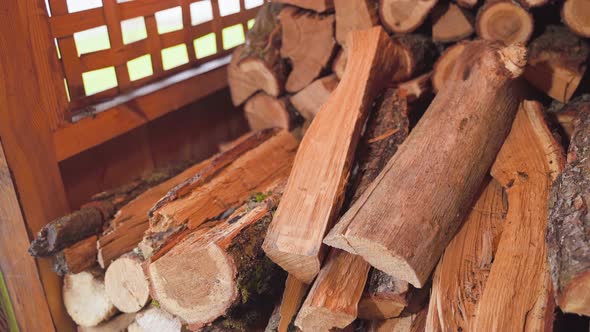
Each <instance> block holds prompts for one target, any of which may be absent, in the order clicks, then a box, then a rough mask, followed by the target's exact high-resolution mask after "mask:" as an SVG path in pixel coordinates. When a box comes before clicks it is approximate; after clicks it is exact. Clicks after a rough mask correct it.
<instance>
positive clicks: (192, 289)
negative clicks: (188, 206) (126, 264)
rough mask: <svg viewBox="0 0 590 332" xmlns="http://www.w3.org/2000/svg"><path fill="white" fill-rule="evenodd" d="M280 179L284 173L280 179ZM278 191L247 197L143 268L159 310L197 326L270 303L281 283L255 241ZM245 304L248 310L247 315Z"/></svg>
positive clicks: (260, 236)
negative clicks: (267, 194) (223, 217)
mask: <svg viewBox="0 0 590 332" xmlns="http://www.w3.org/2000/svg"><path fill="white" fill-rule="evenodd" d="M285 180H286V175H284V176H283V179H282V180H280V181H285ZM281 192H282V189H281V185H277V186H274V187H273V189H272V192H271V193H270V196H269V197H267V198H265V199H263V200H262V201H261V199H260V198H257V197H253V198H252V199H251V200H250V201H249V202H248V203H246V204H245V205H244V206H243V207H242V208H240V209H238V210H236V212H234V214H233V215H231V216H229V217H228V218H227V219H226V220H223V221H220V222H218V223H216V224H215V225H214V226H213V227H207V229H205V230H203V231H202V232H199V231H197V232H194V233H192V234H191V235H189V236H187V237H185V238H184V239H183V240H182V241H181V242H180V243H178V244H177V245H176V246H174V247H173V248H172V249H171V250H170V251H168V252H167V253H165V254H164V255H163V256H161V257H159V258H158V259H156V260H154V261H152V262H151V263H150V264H149V265H148V268H147V270H148V275H149V280H150V284H151V289H152V296H153V298H154V299H155V300H157V301H158V303H159V304H160V306H161V308H162V309H164V310H166V311H167V312H169V313H171V314H173V315H176V316H178V317H180V318H181V319H182V320H183V321H184V322H186V323H188V324H189V325H190V327H191V328H200V327H203V326H205V325H207V324H209V323H211V322H213V321H214V320H216V319H218V318H219V317H221V316H230V317H231V316H232V315H237V316H239V315H243V316H244V317H248V316H249V315H252V314H255V313H256V312H263V311H264V310H263V307H262V306H263V305H264V303H266V304H272V303H273V301H272V298H273V295H277V294H275V293H277V292H276V290H277V289H278V288H279V287H281V286H282V285H283V281H282V280H281V279H282V278H281V277H280V275H281V272H280V269H279V268H278V267H277V266H276V265H274V264H273V263H272V262H271V261H270V260H269V259H268V258H267V257H266V256H265V255H264V252H263V251H262V249H261V244H262V240H263V238H264V234H265V232H266V230H267V227H268V224H269V223H270V221H271V219H272V211H273V210H274V208H275V207H276V204H277V203H278V200H279V199H280V196H281ZM204 226H205V225H204ZM279 285H280V286H279ZM247 305H250V306H253V307H254V308H255V310H254V312H250V313H249V314H248V313H247V312H246V311H245V309H244V308H243V307H244V306H247ZM239 307H242V308H241V309H240V308H239ZM269 309H271V310H272V307H271V308H269ZM242 318H243V317H242ZM250 318H252V317H250ZM232 319H234V320H236V319H237V318H232Z"/></svg>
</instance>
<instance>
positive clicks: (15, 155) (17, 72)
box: [0, 0, 74, 331]
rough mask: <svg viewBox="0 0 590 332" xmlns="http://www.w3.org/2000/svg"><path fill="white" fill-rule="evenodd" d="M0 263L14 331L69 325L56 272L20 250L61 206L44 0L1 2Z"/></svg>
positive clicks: (51, 48)
mask: <svg viewBox="0 0 590 332" xmlns="http://www.w3.org/2000/svg"><path fill="white" fill-rule="evenodd" d="M0 20H1V21H2V23H3V24H2V26H1V27H0V45H10V47H1V48H0V73H2V74H1V79H0V105H2V107H1V108H0V139H1V141H2V146H3V148H4V150H3V152H5V155H4V153H2V154H1V155H0V252H2V253H9V254H3V255H0V270H1V271H2V274H3V275H4V278H5V281H6V284H7V287H8V290H9V295H10V297H11V300H12V304H13V307H14V311H15V315H16V318H17V321H18V324H19V328H20V330H21V331H53V330H58V331H70V330H73V329H74V326H73V324H72V322H71V320H70V319H69V318H68V316H67V314H66V312H65V309H64V307H63V304H62V301H61V289H60V285H61V282H60V279H59V278H58V277H57V276H56V275H55V273H53V272H52V271H51V266H50V265H51V264H50V262H49V261H47V260H39V261H37V262H35V260H34V259H33V258H31V257H30V256H29V255H28V253H27V247H28V246H29V242H30V237H29V236H30V235H31V234H33V232H37V231H38V230H39V229H40V228H41V227H42V226H43V225H44V224H45V223H47V222H48V221H50V220H51V219H53V218H55V217H58V216H60V215H63V214H65V213H67V212H68V210H69V206H68V203H67V200H66V195H65V192H64V188H63V184H62V180H61V176H60V173H59V169H58V164H57V161H56V159H55V149H54V146H53V140H52V135H51V132H50V127H49V126H50V124H49V121H48V118H49V117H50V116H49V115H51V114H58V113H60V112H63V109H60V105H61V103H60V100H59V98H60V97H58V96H57V94H56V93H55V90H54V89H55V85H53V84H48V82H50V81H51V80H52V79H54V77H53V76H52V75H55V71H54V69H55V68H54V67H52V65H51V63H52V62H53V60H54V59H53V58H52V57H53V56H55V46H54V45H53V40H51V38H50V36H49V26H48V23H47V13H46V11H45V2H44V1H43V0H31V1H0Z"/></svg>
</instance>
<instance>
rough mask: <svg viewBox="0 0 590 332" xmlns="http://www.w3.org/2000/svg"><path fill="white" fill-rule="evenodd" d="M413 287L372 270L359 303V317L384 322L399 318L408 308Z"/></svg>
mask: <svg viewBox="0 0 590 332" xmlns="http://www.w3.org/2000/svg"><path fill="white" fill-rule="evenodd" d="M411 292H412V286H410V285H409V284H408V283H407V282H405V281H402V280H398V279H396V278H394V277H392V276H390V275H387V274H385V273H384V272H382V271H379V270H377V269H372V270H371V272H370V277H369V280H368V281H367V285H366V287H365V292H364V293H363V297H362V298H361V300H360V302H359V317H360V318H363V319H369V320H383V319H389V318H393V317H397V316H399V315H400V314H401V313H402V311H403V310H404V309H405V308H406V307H407V306H408V303H409V297H410V294H411Z"/></svg>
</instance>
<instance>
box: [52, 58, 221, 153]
mask: <svg viewBox="0 0 590 332" xmlns="http://www.w3.org/2000/svg"><path fill="white" fill-rule="evenodd" d="M226 76H227V71H226V67H225V66H223V67H220V68H217V69H214V70H212V71H209V72H207V73H204V74H202V75H198V76H195V77H192V78H189V79H187V80H185V81H182V82H179V83H177V84H174V85H171V86H168V87H166V88H163V89H161V90H158V91H155V92H153V93H150V94H147V95H145V96H141V97H137V98H136V99H133V100H131V101H129V102H127V103H124V104H121V105H118V106H115V107H113V108H112V109H110V110H107V111H105V112H102V113H100V114H98V115H96V116H95V117H89V118H86V119H83V120H81V121H79V122H77V123H73V124H71V125H69V126H66V127H64V128H60V129H58V130H57V131H55V132H54V136H53V140H54V146H55V150H56V158H57V160H59V161H62V160H64V159H67V158H69V157H71V156H74V155H76V154H78V153H80V152H82V151H85V150H87V149H89V148H91V147H94V146H97V145H99V144H101V143H104V142H106V141H108V140H110V139H111V138H113V137H116V136H118V135H121V134H123V133H126V132H128V131H130V130H131V129H134V128H137V127H139V126H141V125H143V124H145V123H147V122H149V121H151V120H154V119H157V118H158V117H160V116H162V115H164V114H167V113H169V112H172V111H174V110H177V109H179V108H180V107H182V106H185V105H187V104H189V103H191V102H193V101H195V100H198V99H200V98H202V97H204V96H207V95H209V94H211V93H213V92H215V91H218V90H221V89H223V88H225V87H226V86H227V82H226Z"/></svg>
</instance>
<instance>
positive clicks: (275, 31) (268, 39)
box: [238, 3, 287, 97]
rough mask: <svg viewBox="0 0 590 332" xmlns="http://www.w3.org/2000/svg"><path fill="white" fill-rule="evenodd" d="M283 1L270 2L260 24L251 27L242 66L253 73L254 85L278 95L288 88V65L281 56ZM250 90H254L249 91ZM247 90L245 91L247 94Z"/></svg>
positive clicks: (241, 67) (265, 7)
mask: <svg viewBox="0 0 590 332" xmlns="http://www.w3.org/2000/svg"><path fill="white" fill-rule="evenodd" d="M282 8H283V5H282V4H279V3H266V4H264V5H263V6H262V8H261V9H260V11H259V12H258V14H257V15H256V23H254V26H253V27H252V29H250V30H248V34H247V36H246V43H245V44H244V47H243V49H242V52H241V53H240V60H239V62H238V67H239V69H240V70H241V71H242V72H243V74H245V75H248V76H249V78H250V79H249V80H248V82H247V83H249V84H250V85H251V86H250V88H252V87H254V88H255V89H254V91H253V92H256V91H258V90H263V91H264V92H266V93H267V94H269V95H271V96H274V97H278V96H280V95H281V94H282V92H283V91H284V89H285V80H286V77H287V65H286V63H285V61H284V60H283V59H282V58H281V54H280V49H281V24H280V22H279V18H278V16H279V13H280V12H281V10H282ZM248 91H250V90H248ZM245 94H246V93H244V95H245Z"/></svg>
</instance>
